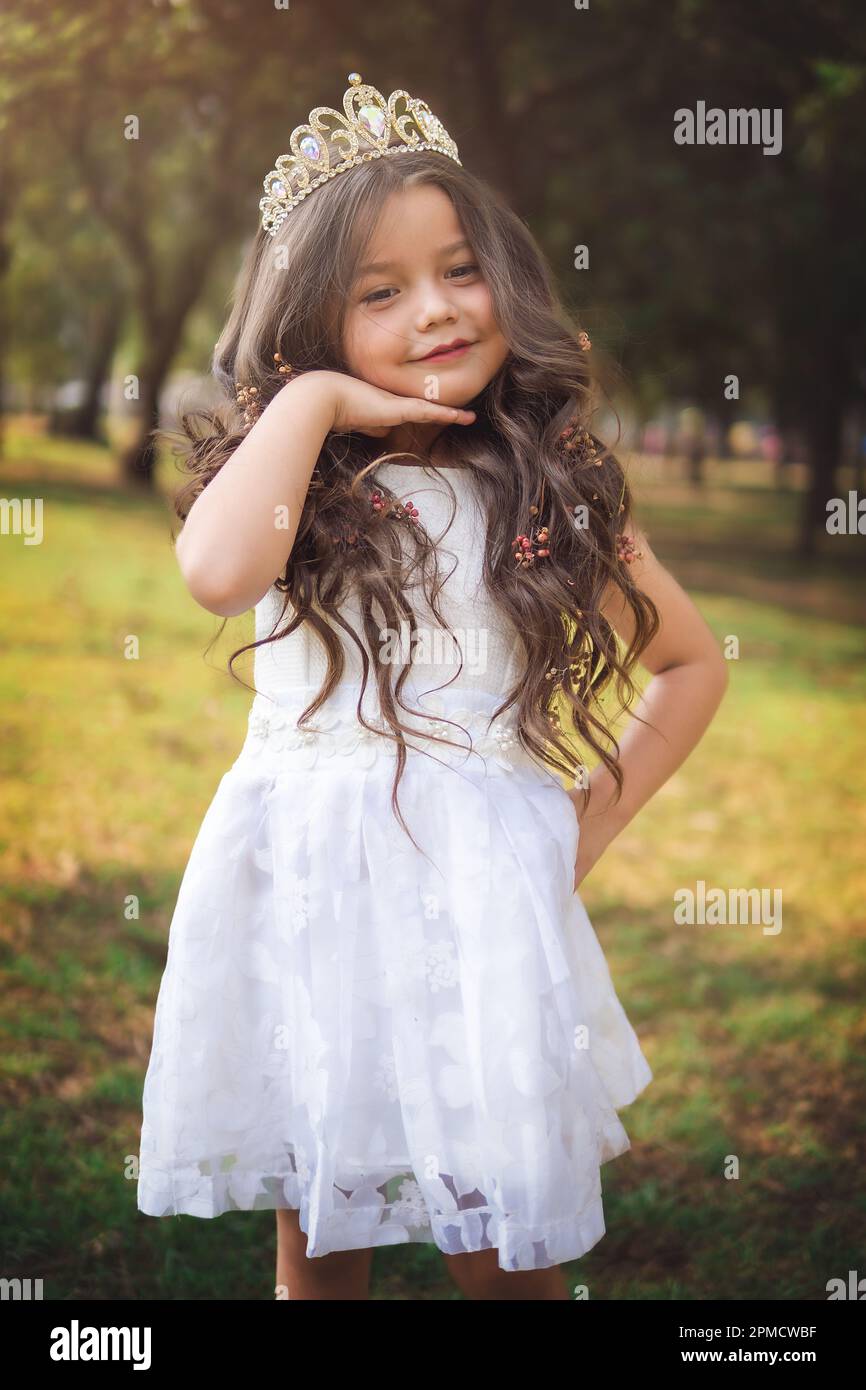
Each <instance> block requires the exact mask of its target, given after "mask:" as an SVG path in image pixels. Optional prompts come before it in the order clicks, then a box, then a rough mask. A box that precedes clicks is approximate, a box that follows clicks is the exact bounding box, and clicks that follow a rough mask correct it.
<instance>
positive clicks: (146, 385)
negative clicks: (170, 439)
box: [122, 362, 168, 491]
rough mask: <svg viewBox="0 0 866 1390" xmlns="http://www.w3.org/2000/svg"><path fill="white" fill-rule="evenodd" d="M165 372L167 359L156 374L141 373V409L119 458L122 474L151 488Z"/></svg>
mask: <svg viewBox="0 0 866 1390" xmlns="http://www.w3.org/2000/svg"><path fill="white" fill-rule="evenodd" d="M167 373H168V363H167V362H166V363H165V364H164V365H163V366H162V368H161V370H160V372H159V374H158V375H156V374H152V373H148V375H147V376H145V377H142V378H141V380H142V394H141V412H140V414H139V417H138V422H137V423H138V429H137V433H136V437H135V439H134V441H133V443H132V444H131V445H130V446H129V448H128V449H127V450H126V451H125V453H124V455H123V459H122V469H123V476H124V478H125V479H126V481H127V482H128V483H131V484H132V485H133V486H134V487H140V488H145V489H147V490H148V491H152V490H153V487H154V469H155V468H156V461H157V443H156V440H155V439H154V436H153V430H155V429H156V428H157V427H158V425H159V397H160V392H161V391H162V387H163V383H164V381H165V378H166V375H167Z"/></svg>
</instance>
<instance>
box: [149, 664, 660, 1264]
mask: <svg viewBox="0 0 866 1390" xmlns="http://www.w3.org/2000/svg"><path fill="white" fill-rule="evenodd" d="M312 693H315V692H307V693H306V694H305V696H304V698H299V697H298V696H297V695H295V696H292V697H285V698H284V699H283V702H282V706H278V705H274V704H272V703H271V701H270V700H266V699H265V697H263V696H261V695H260V696H257V697H256V700H255V702H254V705H253V709H252V711H251V718H250V732H249V734H248V736H247V739H246V742H245V744H244V747H243V749H242V751H241V754H240V755H239V757H238V759H237V761H236V762H235V763H234V765H233V766H232V767H231V768H230V769H229V771H228V772H226V774H225V775H224V777H223V778H222V780H221V782H220V784H219V786H218V788H217V791H216V794H215V796H214V798H213V801H212V802H211V804H210V806H209V808H208V810H207V813H206V815H205V817H204V821H203V823H202V825H201V828H200V830H199V833H198V836H197V838H196V840H195V843H194V845H193V848H192V852H191V855H190V859H189V862H188V865H187V868H186V871H185V874H184V877H183V880H182V883H181V887H180V892H179V896H178V899H177V905H176V908H175V912H174V916H173V919H172V922H171V929H170V935H169V948H168V958H167V963H166V967H165V972H164V975H163V978H162V983H161V986H160V990H159V996H158V1000H157V1006H156V1016H155V1021H154V1036H153V1048H152V1052H151V1057H150V1062H149V1066H148V1069H147V1074H146V1078H145V1083H144V1092H143V1098H142V1108H143V1123H142V1131H141V1150H140V1168H139V1181H138V1207H139V1209H140V1210H141V1211H142V1212H145V1213H147V1214H148V1215H150V1216H176V1215H180V1214H189V1215H192V1216H200V1217H215V1216H219V1215H220V1214H221V1213H223V1212H225V1211H230V1210H257V1209H262V1208H276V1207H290V1208H296V1209H298V1210H299V1213H300V1225H301V1228H302V1230H303V1231H304V1232H305V1233H306V1236H307V1255H308V1256H310V1257H315V1256H321V1255H326V1254H328V1253H330V1252H331V1251H335V1250H353V1249H358V1248H361V1247H368V1246H380V1245H400V1244H404V1243H406V1242H408V1241H428V1242H432V1243H434V1244H435V1245H436V1246H437V1247H438V1248H439V1249H440V1250H441V1251H443V1252H445V1253H447V1254H457V1253H460V1252H463V1251H473V1250H482V1249H489V1248H491V1247H495V1248H496V1249H497V1250H498V1262H499V1265H500V1266H501V1268H503V1269H506V1270H518V1269H539V1268H545V1267H548V1266H550V1265H555V1264H560V1263H562V1262H564V1261H567V1260H573V1259H576V1258H578V1257H579V1256H580V1255H583V1254H584V1253H585V1252H586V1251H587V1250H589V1249H590V1248H591V1247H592V1246H593V1245H595V1244H596V1242H597V1241H598V1240H600V1238H601V1237H602V1236H603V1235H604V1232H605V1225H604V1216H603V1211H602V1198H601V1177H600V1167H601V1164H603V1163H604V1162H606V1161H607V1160H608V1159H611V1158H614V1157H616V1156H617V1155H619V1154H622V1153H624V1152H625V1151H626V1150H627V1149H628V1148H629V1147H630V1142H629V1139H628V1136H627V1134H626V1132H625V1130H624V1128H623V1126H622V1124H621V1122H620V1120H619V1117H618V1116H617V1113H616V1112H617V1110H618V1109H621V1108H622V1107H624V1106H626V1105H628V1104H630V1102H631V1101H633V1100H634V1098H635V1097H636V1096H637V1095H638V1094H639V1093H640V1092H641V1091H642V1090H643V1089H644V1087H645V1086H647V1084H648V1083H649V1082H650V1081H651V1080H652V1072H651V1070H650V1068H649V1065H648V1063H647V1061H646V1058H645V1057H644V1055H643V1052H642V1051H641V1048H640V1045H639V1043H638V1039H637V1036H636V1034H635V1032H634V1030H633V1029H632V1027H631V1025H630V1023H629V1021H628V1019H627V1018H626V1015H625V1013H624V1011H623V1008H622V1006H621V1004H620V1002H619V1000H618V999H617V996H616V994H615V992H614V987H613V984H612V981H611V977H610V973H609V970H608V967H607V963H606V961H605V959H604V955H603V953H602V950H601V947H600V945H599V942H598V939H597V937H596V935H595V932H594V930H593V927H592V925H591V923H590V920H589V918H588V916H587V913H586V910H585V908H584V906H583V903H582V902H581V899H580V895H579V894H578V893H575V892H574V891H573V875H574V861H575V857H576V852H577V842H578V823H577V818H576V816H575V812H574V809H573V807H572V804H571V802H570V800H569V798H568V796H567V794H566V792H565V790H564V788H563V786H562V784H561V782H560V781H559V779H558V777H557V776H556V775H555V774H553V773H552V772H551V771H550V770H549V769H545V768H543V767H542V766H541V765H540V764H538V763H536V762H535V761H534V760H533V759H531V758H530V757H529V756H528V755H526V754H525V752H523V751H522V750H521V749H520V748H519V747H518V746H517V745H516V743H515V740H514V737H513V730H510V729H509V727H508V726H507V725H504V726H503V725H501V724H497V725H495V726H494V729H493V732H492V733H490V734H488V733H485V729H486V719H487V717H489V712H490V711H491V710H492V709H493V708H494V707H495V703H496V702H495V699H494V697H492V696H490V697H489V698H487V699H482V700H479V698H477V697H476V698H474V699H473V701H472V707H471V708H466V697H465V696H463V697H462V698H461V697H459V696H456V695H455V694H454V693H453V692H451V693H449V692H447V691H446V692H441V693H440V695H438V696H437V697H435V703H434V704H431V703H430V702H429V701H428V702H427V704H428V706H429V707H430V708H431V709H432V710H433V715H432V716H431V717H436V718H441V717H443V716H445V717H448V718H451V719H455V718H456V719H458V720H459V722H460V723H461V724H462V725H463V726H464V728H466V727H467V726H469V732H470V733H472V737H473V746H474V748H475V749H476V751H475V752H472V753H470V754H468V755H467V753H466V752H464V751H460V752H457V751H456V750H448V749H443V748H442V747H441V745H440V746H437V745H435V744H432V743H430V742H427V741H426V739H425V738H424V737H420V736H419V738H418V740H417V744H416V747H415V748H414V749H413V751H411V752H410V753H409V756H408V761H407V765H406V768H405V771H404V773H403V777H402V780H401V782H400V786H399V790H398V798H399V807H400V809H401V810H402V812H403V815H404V817H405V819H406V822H407V824H408V826H409V829H410V830H411V831H412V833H413V835H414V836H415V839H416V840H417V841H418V843H419V845H420V849H418V848H416V847H415V846H413V845H412V843H411V842H410V841H409V839H408V837H407V836H406V834H405V832H404V830H403V829H402V827H401V826H400V825H399V824H398V822H397V820H396V819H395V817H394V815H393V812H392V807H391V788H392V781H393V775H394V767H395V758H394V754H393V752H392V750H391V748H390V746H385V745H384V743H383V740H381V739H378V738H376V736H375V735H367V736H364V735H363V733H362V734H361V735H360V736H359V734H358V728H357V721H356V720H355V719H354V713H353V711H354V707H355V704H356V701H357V695H356V693H354V692H352V691H351V690H346V691H345V692H343V691H341V692H339V694H338V696H337V697H336V698H335V699H334V700H332V702H331V706H332V707H333V708H332V709H331V712H330V713H329V715H328V716H327V718H325V717H323V715H321V714H320V715H319V716H317V717H316V720H315V722H316V725H317V729H318V730H319V732H317V733H313V734H307V735H306V736H303V737H300V736H299V735H298V734H297V732H295V731H294V729H293V721H294V719H295V718H296V717H297V714H298V713H299V712H300V711H301V710H302V709H303V708H304V706H305V704H306V703H307V702H308V700H309V699H310V698H311V694H312ZM479 706H480V709H479ZM482 714H484V715H485V718H484V719H482V718H481V715H482ZM461 715H462V716H463V717H462V718H461ZM473 725H474V732H473ZM420 727H423V726H420ZM428 727H429V729H430V730H433V729H434V727H436V728H439V729H440V732H445V734H446V736H447V737H451V738H454V739H456V740H458V741H460V742H461V743H462V744H463V745H464V746H465V745H466V738H465V735H463V734H461V733H459V731H455V729H454V728H453V726H452V727H450V728H443V727H442V726H441V725H438V724H437V725H435V726H434V725H430V726H428ZM425 749H427V750H430V749H432V750H433V752H434V753H435V757H436V758H437V759H440V760H441V761H435V760H434V758H432V757H430V756H428V755H427V753H426V752H425V751H424V750H425ZM478 749H481V750H482V751H481V752H479V751H477V750H478ZM422 851H424V853H422ZM425 854H426V857H425Z"/></svg>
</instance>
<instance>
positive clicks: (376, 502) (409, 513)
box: [370, 492, 419, 524]
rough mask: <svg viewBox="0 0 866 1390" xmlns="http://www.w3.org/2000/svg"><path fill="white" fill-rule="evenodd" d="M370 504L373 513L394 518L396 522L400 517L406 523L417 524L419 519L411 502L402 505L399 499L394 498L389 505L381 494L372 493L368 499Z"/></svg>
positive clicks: (416, 510)
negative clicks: (406, 521) (405, 520)
mask: <svg viewBox="0 0 866 1390" xmlns="http://www.w3.org/2000/svg"><path fill="white" fill-rule="evenodd" d="M370 502H371V505H372V507H373V511H374V512H382V513H383V514H384V515H385V516H388V515H390V516H394V517H396V518H397V519H398V520H399V519H400V518H401V517H405V518H406V519H407V520H408V521H413V522H415V523H416V524H417V521H418V517H419V512H418V508H417V507H414V506H413V505H412V503H411V502H407V503H406V504H405V505H404V504H403V503H402V502H401V501H400V499H399V497H395V498H394V499H393V501H391V502H390V503H389V502H386V501H385V499H384V497H383V496H382V494H381V492H374V493H373V495H372V497H371V498H370Z"/></svg>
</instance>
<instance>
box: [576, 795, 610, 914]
mask: <svg viewBox="0 0 866 1390" xmlns="http://www.w3.org/2000/svg"><path fill="white" fill-rule="evenodd" d="M568 795H569V797H570V798H571V801H572V803H573V805H574V813H575V815H576V816H577V819H578V824H579V826H580V839H579V841H578V845H577V860H576V862H575V865H574V891H575V893H576V892H577V890H578V888H579V887H580V885H581V883H582V882H583V880H584V879H585V878H586V876H587V874H588V873H589V871H590V869H592V868H594V867H595V865H596V864H597V863H598V861H599V859H600V858H601V856H602V855H603V854H604V851H605V850H606V849H607V847H608V845H609V844H610V842H611V840H613V839H614V838H615V836H616V835H617V834H618V833H619V829H620V827H619V826H618V825H617V824H616V823H615V821H614V819H613V816H612V815H611V812H610V811H607V812H603V813H602V814H601V815H599V814H598V812H596V813H595V814H594V815H592V816H587V815H586V813H585V811H584V809H583V798H582V796H581V800H580V802H579V803H578V800H577V797H578V795H579V793H577V792H569V793H568ZM578 806H579V807H580V809H578Z"/></svg>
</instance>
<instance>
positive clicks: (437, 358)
mask: <svg viewBox="0 0 866 1390" xmlns="http://www.w3.org/2000/svg"><path fill="white" fill-rule="evenodd" d="M471 347H472V343H461V345H460V347H456V348H449V349H448V350H446V351H445V352H433V353H431V354H430V355H429V357H422V358H421V361H422V362H449V361H450V360H451V358H452V357H462V356H463V354H464V353H465V352H468V351H469V349H470V348H471Z"/></svg>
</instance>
